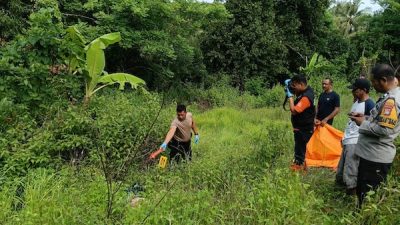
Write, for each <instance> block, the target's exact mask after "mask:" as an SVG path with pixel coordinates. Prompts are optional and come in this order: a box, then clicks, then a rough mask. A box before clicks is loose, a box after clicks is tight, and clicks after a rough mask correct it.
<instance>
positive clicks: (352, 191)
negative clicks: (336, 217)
mask: <svg viewBox="0 0 400 225" xmlns="http://www.w3.org/2000/svg"><path fill="white" fill-rule="evenodd" d="M346 194H348V195H356V194H357V192H356V188H348V189H346Z"/></svg>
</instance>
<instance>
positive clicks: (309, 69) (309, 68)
mask: <svg viewBox="0 0 400 225" xmlns="http://www.w3.org/2000/svg"><path fill="white" fill-rule="evenodd" d="M319 57H320V56H319V54H318V53H314V54H313V56H312V57H311V59H310V61H309V62H307V65H306V67H300V71H302V72H304V73H305V74H306V75H307V76H310V75H312V73H313V72H314V71H315V70H316V69H318V66H319V65H318V62H319V61H320V60H319Z"/></svg>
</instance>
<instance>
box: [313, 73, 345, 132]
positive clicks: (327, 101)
mask: <svg viewBox="0 0 400 225" xmlns="http://www.w3.org/2000/svg"><path fill="white" fill-rule="evenodd" d="M322 89H323V90H324V92H322V93H321V95H320V96H319V99H318V106H317V108H316V118H315V125H322V126H323V125H325V124H329V125H332V123H333V118H334V117H335V116H336V115H337V114H338V113H339V111H340V97H339V95H338V94H337V93H336V92H334V91H333V81H332V79H331V78H325V79H324V80H323V81H322Z"/></svg>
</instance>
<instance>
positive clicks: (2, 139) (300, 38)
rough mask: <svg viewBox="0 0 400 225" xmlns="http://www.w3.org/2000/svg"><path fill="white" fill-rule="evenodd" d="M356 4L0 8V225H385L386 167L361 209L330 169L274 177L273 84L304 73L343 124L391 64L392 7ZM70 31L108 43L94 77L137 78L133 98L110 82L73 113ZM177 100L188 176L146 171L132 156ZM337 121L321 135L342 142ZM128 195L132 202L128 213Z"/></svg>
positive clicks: (74, 50)
mask: <svg viewBox="0 0 400 225" xmlns="http://www.w3.org/2000/svg"><path fill="white" fill-rule="evenodd" d="M358 3H359V2H358V1H352V2H342V3H340V4H332V3H331V2H330V1H328V0H298V1H289V0H279V1H278V0H264V1H260V0H252V1H250V0H245V1H238V0H227V1H225V2H224V1H215V2H214V3H203V2H197V1H192V0H175V1H166V0H152V1H147V0H113V1H111V0H71V1H67V0H58V1H56V0H9V1H2V2H1V3H0V207H1V208H2V210H1V212H0V221H1V223H4V224H56V223H57V224H60V223H61V224H102V223H105V224H138V223H141V222H142V221H144V220H146V222H147V223H149V224H160V223H161V224H164V223H175V224H338V223H340V224H398V223H400V217H399V216H397V214H398V207H397V206H398V204H399V190H398V184H399V181H398V175H399V172H398V171H399V160H398V159H396V161H395V164H394V168H393V170H392V175H391V177H390V179H389V181H388V183H387V185H385V186H384V187H382V188H381V189H380V190H378V191H377V192H376V193H371V195H370V196H369V197H368V203H367V204H366V205H365V207H364V208H363V210H361V211H356V210H355V208H354V207H355V199H354V198H352V197H349V196H345V195H344V194H343V190H341V189H338V188H337V187H334V186H333V177H334V173H333V172H332V171H327V170H311V171H309V173H308V174H305V175H303V174H293V173H290V172H289V170H288V169H287V167H288V163H289V162H290V160H291V158H292V151H293V150H292V148H293V143H292V134H291V129H290V122H289V115H288V113H287V112H285V111H283V109H281V108H282V107H281V106H282V102H283V99H284V95H283V88H282V86H281V83H282V81H283V80H285V79H286V78H289V77H290V76H291V75H292V74H293V73H298V72H303V73H305V74H306V75H307V77H308V78H309V84H310V85H311V86H312V87H313V88H314V89H315V90H316V92H317V93H320V92H321V91H322V90H321V84H320V83H321V79H322V78H325V77H331V78H332V79H333V80H334V88H335V91H337V92H338V93H339V94H340V95H341V99H342V100H343V101H342V110H343V111H344V112H345V111H347V110H349V108H350V106H351V103H352V102H351V100H352V96H351V95H350V93H349V91H348V90H347V89H346V86H347V85H348V84H349V82H350V81H352V80H353V79H354V78H356V77H359V76H360V74H364V75H368V74H369V70H370V69H371V67H372V66H373V65H374V64H375V63H388V64H390V65H392V66H393V67H394V68H395V69H396V68H398V66H399V65H400V52H399V50H400V46H399V45H400V39H399V38H400V35H399V32H400V27H399V26H400V25H399V24H400V21H399V20H400V11H399V9H400V7H399V5H400V1H399V0H382V1H379V4H381V5H382V6H383V9H382V10H381V11H379V12H375V13H374V14H372V13H367V12H362V11H359V9H358V7H359V5H357V4H358ZM348 18H351V21H349V19H348ZM349 22H351V25H352V26H353V27H354V29H351V30H348V26H347V25H349ZM344 25H346V26H344ZM70 26H74V27H76V28H77V29H78V30H79V31H81V33H82V36H83V37H85V38H86V39H87V40H88V41H91V40H94V39H95V38H97V37H99V36H101V35H104V34H107V33H112V32H120V34H121V38H122V40H121V41H120V42H118V43H117V44H114V45H111V46H109V47H108V48H107V49H106V50H105V55H106V67H105V69H104V70H105V71H107V72H108V73H115V72H123V73H130V74H133V75H135V76H138V77H140V78H142V79H143V80H145V81H146V84H147V87H146V89H138V90H134V89H133V88H132V87H130V86H129V85H127V86H126V87H124V88H125V90H123V91H119V90H117V86H113V85H110V86H108V87H106V88H104V89H102V90H101V91H99V92H97V94H96V96H94V97H93V99H92V100H91V102H90V104H86V105H85V104H83V99H84V95H85V93H84V91H85V76H84V72H83V71H84V68H85V66H86V65H85V60H80V58H84V54H85V53H84V49H83V44H82V43H79V42H77V41H74V37H73V36H71V35H70V33H69V32H68V30H67V29H68V27H70ZM346 29H347V30H346ZM350 31H351V32H350ZM75 38H76V37H75ZM313 55H318V59H317V60H316V61H315V64H313V63H310V60H311V59H312V57H313ZM71 58H75V59H78V61H79V63H78V64H77V67H76V68H75V67H73V66H72V63H71ZM75 69H76V70H75ZM372 96H373V97H374V98H376V97H377V96H376V94H372ZM177 103H185V104H187V105H188V106H189V109H190V111H192V112H194V116H195V119H196V122H197V123H198V125H199V127H200V135H201V142H200V144H199V145H197V146H194V147H193V149H194V160H193V161H192V162H191V163H188V164H185V163H184V164H180V165H170V166H169V167H168V169H167V170H159V169H158V168H156V166H155V162H150V161H148V160H147V158H148V155H149V153H150V152H152V151H154V150H155V149H157V147H158V146H159V144H160V142H162V140H163V137H164V135H165V133H166V132H167V130H168V128H169V122H170V121H171V120H172V119H173V117H174V114H175V105H176V104H177ZM346 121H347V118H346V115H345V113H342V114H340V115H339V116H338V117H337V118H336V119H335V124H334V125H335V126H336V127H337V128H339V129H342V130H343V129H344V126H345V124H346ZM164 154H165V153H164ZM105 180H106V181H108V183H107V182H105ZM135 183H139V184H141V185H142V186H144V188H145V191H143V192H140V193H136V194H139V195H140V196H141V197H144V200H143V201H142V202H141V203H140V205H139V206H138V207H136V208H132V207H130V206H129V201H130V200H131V199H132V197H133V194H132V192H130V191H129V190H130V188H131V187H132V186H134V184H135ZM110 185H111V186H112V187H114V188H115V189H113V191H114V194H115V197H114V198H113V199H112V202H113V206H112V210H111V213H110V214H107V210H108V209H107V201H109V199H110V198H108V197H109V196H107V195H109V193H110V192H109V190H110V189H109V188H110ZM125 190H126V191H125ZM163 196H166V197H165V198H164V199H163V200H162V201H161V204H160V205H159V206H157V207H155V206H156V204H157V202H158V201H159V200H160V199H161V198H163ZM153 209H154V211H153ZM146 217H147V219H145V218H146Z"/></svg>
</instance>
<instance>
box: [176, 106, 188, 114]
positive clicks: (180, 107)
mask: <svg viewBox="0 0 400 225" xmlns="http://www.w3.org/2000/svg"><path fill="white" fill-rule="evenodd" d="M176 111H177V112H186V106H185V105H182V104H179V105H178V106H176Z"/></svg>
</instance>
